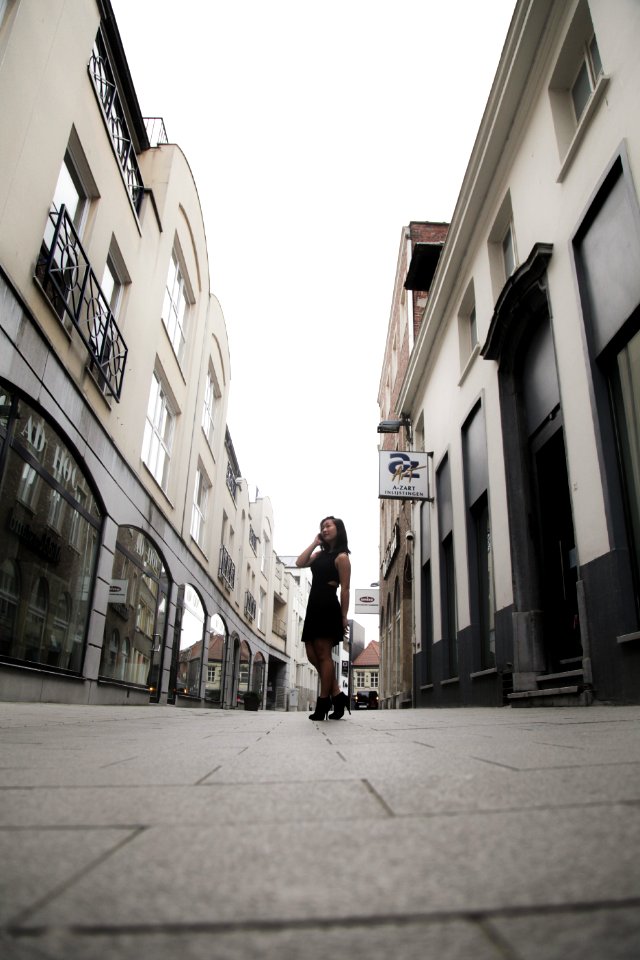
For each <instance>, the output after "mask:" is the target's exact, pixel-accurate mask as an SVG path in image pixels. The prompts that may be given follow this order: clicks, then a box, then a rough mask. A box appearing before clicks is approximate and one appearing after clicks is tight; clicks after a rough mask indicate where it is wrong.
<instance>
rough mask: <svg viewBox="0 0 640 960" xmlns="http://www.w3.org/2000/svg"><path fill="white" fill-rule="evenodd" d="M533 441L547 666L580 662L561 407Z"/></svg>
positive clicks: (563, 668) (561, 667) (570, 666)
mask: <svg viewBox="0 0 640 960" xmlns="http://www.w3.org/2000/svg"><path fill="white" fill-rule="evenodd" d="M556 414H557V415H556V417H555V419H554V420H553V421H550V422H548V423H547V424H546V425H545V427H544V428H543V429H542V430H541V431H540V432H539V433H538V434H537V435H536V436H535V438H533V439H532V440H531V441H530V448H531V458H532V481H533V488H534V490H533V492H534V504H535V528H534V531H533V533H534V539H535V546H536V553H537V561H538V571H539V584H540V607H541V609H542V628H543V643H544V654H545V660H546V668H547V670H548V671H551V672H563V671H567V670H572V669H574V668H576V667H580V666H581V662H582V644H581V641H580V621H579V617H578V594H577V587H576V584H577V580H578V576H577V574H578V569H577V562H576V544H575V534H574V528H573V516H572V512H571V497H570V493H569V477H568V473H567V461H566V453H565V444H564V430H563V429H562V425H561V423H559V422H558V421H559V420H560V416H559V415H558V414H559V412H558V411H556Z"/></svg>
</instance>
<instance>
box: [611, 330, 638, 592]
mask: <svg viewBox="0 0 640 960" xmlns="http://www.w3.org/2000/svg"><path fill="white" fill-rule="evenodd" d="M612 393H613V398H614V414H615V418H616V425H617V428H618V436H619V449H620V458H621V461H622V474H623V481H624V489H625V506H626V514H627V527H628V530H629V541H630V545H631V554H632V558H633V560H634V567H635V576H636V592H637V593H638V594H640V331H638V332H637V333H636V334H635V336H633V337H632V338H631V340H630V341H629V342H628V343H627V344H626V346H625V347H623V349H622V350H621V351H620V352H619V354H618V356H617V357H616V363H615V368H614V371H613V376H612Z"/></svg>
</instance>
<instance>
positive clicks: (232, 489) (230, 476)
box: [227, 463, 238, 503]
mask: <svg viewBox="0 0 640 960" xmlns="http://www.w3.org/2000/svg"><path fill="white" fill-rule="evenodd" d="M227 490H228V491H229V493H230V494H231V496H232V497H233V502H234V503H235V502H236V497H237V495H238V481H237V479H236V475H235V473H234V472H233V467H232V466H231V464H230V463H227Z"/></svg>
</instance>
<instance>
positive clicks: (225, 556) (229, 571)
mask: <svg viewBox="0 0 640 960" xmlns="http://www.w3.org/2000/svg"><path fill="white" fill-rule="evenodd" d="M218 576H219V578H220V579H221V580H223V581H224V582H225V583H226V584H227V586H228V587H229V589H230V590H233V588H234V586H235V582H236V565H235V563H234V562H233V560H232V559H231V555H230V553H229V551H228V550H227V548H226V547H224V546H222V547H220V559H219V561H218Z"/></svg>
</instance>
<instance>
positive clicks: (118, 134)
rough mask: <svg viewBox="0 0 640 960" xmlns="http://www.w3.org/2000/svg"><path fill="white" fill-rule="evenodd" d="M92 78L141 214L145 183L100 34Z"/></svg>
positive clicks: (94, 51)
mask: <svg viewBox="0 0 640 960" xmlns="http://www.w3.org/2000/svg"><path fill="white" fill-rule="evenodd" d="M89 75H90V76H91V79H92V80H93V86H94V88H95V91H96V94H97V97H98V100H99V101H100V104H101V105H102V109H103V111H104V117H105V121H106V124H107V129H108V130H109V134H110V136H111V142H112V143H113V148H114V150H115V152H116V156H117V158H118V162H119V164H120V168H121V170H122V173H123V175H124V179H125V182H126V184H127V190H128V191H129V196H130V197H131V201H132V203H133V205H134V207H135V208H136V211H139V210H140V203H141V202H142V195H143V192H144V183H143V181H142V174H141V173H140V168H139V166H138V161H137V158H136V152H135V148H134V146H133V140H132V138H131V133H130V132H129V124H128V123H127V120H126V114H125V111H124V108H123V106H122V101H121V100H120V94H119V93H118V88H117V86H116V80H115V76H114V73H113V70H112V68H111V64H110V62H109V55H108V53H107V48H106V45H105V42H104V39H103V37H102V34H101V33H100V32H98V35H97V36H96V40H95V43H94V45H93V50H92V52H91V59H90V60H89ZM163 126H164V125H163ZM165 136H166V134H165Z"/></svg>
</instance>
